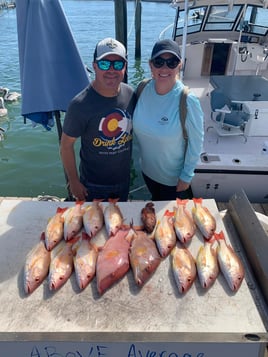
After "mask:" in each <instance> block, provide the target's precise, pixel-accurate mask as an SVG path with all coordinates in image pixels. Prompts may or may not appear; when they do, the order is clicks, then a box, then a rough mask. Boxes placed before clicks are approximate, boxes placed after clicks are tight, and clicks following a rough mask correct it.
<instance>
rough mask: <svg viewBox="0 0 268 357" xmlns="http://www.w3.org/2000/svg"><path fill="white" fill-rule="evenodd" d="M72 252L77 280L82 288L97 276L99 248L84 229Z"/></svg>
mask: <svg viewBox="0 0 268 357" xmlns="http://www.w3.org/2000/svg"><path fill="white" fill-rule="evenodd" d="M72 253H73V263H74V271H75V276H76V281H77V284H78V286H79V288H80V289H81V290H82V289H85V288H86V287H87V285H88V284H89V283H90V282H91V281H92V279H93V278H94V276H95V273H96V262H97V257H98V248H97V247H96V246H95V245H94V244H92V243H91V242H90V237H89V235H88V234H87V233H86V232H84V231H82V232H81V236H80V238H79V240H78V241H77V242H76V243H74V244H73V245H72Z"/></svg>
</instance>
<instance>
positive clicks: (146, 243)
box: [129, 231, 161, 286]
mask: <svg viewBox="0 0 268 357" xmlns="http://www.w3.org/2000/svg"><path fill="white" fill-rule="evenodd" d="M129 259H130V264H131V268H132V271H133V274H134V279H135V282H136V284H137V285H139V286H142V285H144V284H145V283H146V281H147V280H148V279H149V278H150V277H151V276H152V274H153V273H154V272H155V270H156V269H157V267H158V266H159V264H160V262H161V256H160V255H159V253H158V250H157V248H156V245H155V242H154V240H153V239H150V238H149V237H148V235H147V234H146V233H145V232H142V231H137V232H136V234H135V236H134V238H133V240H132V243H131V246H130V251H129Z"/></svg>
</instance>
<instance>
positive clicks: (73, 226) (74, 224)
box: [63, 201, 84, 241]
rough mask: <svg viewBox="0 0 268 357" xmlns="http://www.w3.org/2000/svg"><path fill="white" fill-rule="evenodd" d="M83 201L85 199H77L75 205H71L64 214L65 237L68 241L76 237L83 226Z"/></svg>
mask: <svg viewBox="0 0 268 357" xmlns="http://www.w3.org/2000/svg"><path fill="white" fill-rule="evenodd" d="M83 203H84V201H76V202H75V206H72V207H69V208H68V209H67V210H66V211H65V212H64V214H63V217H64V226H63V228H64V239H65V240H66V241H69V240H71V239H72V238H74V237H75V236H76V235H77V234H78V233H79V232H80V230H81V229H82V227H83V214H84V210H83V208H82V205H83Z"/></svg>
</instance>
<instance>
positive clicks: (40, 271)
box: [23, 240, 50, 294]
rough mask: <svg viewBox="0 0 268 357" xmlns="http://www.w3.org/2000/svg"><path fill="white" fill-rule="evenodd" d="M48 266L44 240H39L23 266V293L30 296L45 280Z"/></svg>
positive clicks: (47, 252)
mask: <svg viewBox="0 0 268 357" xmlns="http://www.w3.org/2000/svg"><path fill="white" fill-rule="evenodd" d="M49 264H50V252H49V251H48V250H47V249H46V247H45V244H44V240H40V242H39V243H38V244H36V245H35V246H34V247H33V248H32V249H31V251H30V252H29V253H28V254H27V257H26V261H25V265H24V274H23V280H24V291H25V293H26V294H31V293H32V292H33V291H34V290H35V289H36V288H37V287H38V286H39V285H40V284H41V283H42V282H43V281H44V279H45V278H46V276H47V274H48V270H49Z"/></svg>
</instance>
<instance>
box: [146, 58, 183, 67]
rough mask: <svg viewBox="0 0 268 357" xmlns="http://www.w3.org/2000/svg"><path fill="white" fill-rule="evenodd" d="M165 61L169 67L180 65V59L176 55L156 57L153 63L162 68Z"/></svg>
mask: <svg viewBox="0 0 268 357" xmlns="http://www.w3.org/2000/svg"><path fill="white" fill-rule="evenodd" d="M165 63H166V65H167V66H168V68H171V69H174V68H176V67H177V66H178V64H179V63H180V60H179V59H178V58H177V57H175V56H174V57H171V58H168V59H165V58H162V57H156V58H154V59H153V60H152V64H153V66H154V67H155V68H161V67H163V66H164V64H165Z"/></svg>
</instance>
